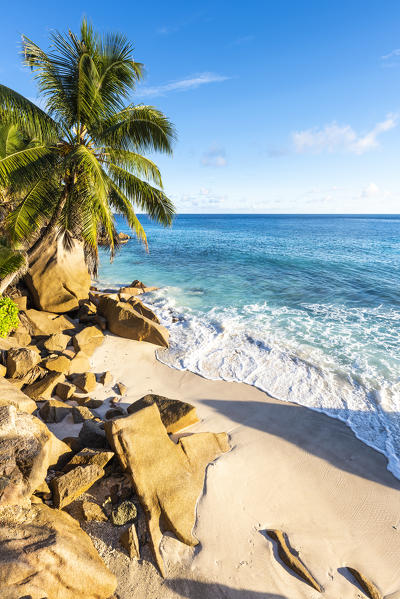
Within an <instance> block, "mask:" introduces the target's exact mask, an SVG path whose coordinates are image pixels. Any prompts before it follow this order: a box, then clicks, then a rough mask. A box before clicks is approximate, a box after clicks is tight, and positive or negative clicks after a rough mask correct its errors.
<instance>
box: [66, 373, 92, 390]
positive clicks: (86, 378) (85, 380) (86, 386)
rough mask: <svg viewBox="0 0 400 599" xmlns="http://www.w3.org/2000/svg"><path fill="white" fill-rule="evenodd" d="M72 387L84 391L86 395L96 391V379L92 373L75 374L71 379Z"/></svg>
mask: <svg viewBox="0 0 400 599" xmlns="http://www.w3.org/2000/svg"><path fill="white" fill-rule="evenodd" d="M72 382H73V383H74V385H76V386H77V387H79V389H82V391H85V392H86V393H90V391H94V390H95V389H96V384H97V383H96V377H95V374H94V373H93V372H85V373H82V374H77V375H76V376H74V378H73V379H72Z"/></svg>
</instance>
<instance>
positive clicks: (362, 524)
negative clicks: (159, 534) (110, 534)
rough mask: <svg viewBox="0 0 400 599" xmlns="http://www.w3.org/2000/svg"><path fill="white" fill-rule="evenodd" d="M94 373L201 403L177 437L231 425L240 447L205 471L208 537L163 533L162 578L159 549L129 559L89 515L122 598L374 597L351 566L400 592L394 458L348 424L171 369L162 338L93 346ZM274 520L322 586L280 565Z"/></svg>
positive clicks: (202, 525)
mask: <svg viewBox="0 0 400 599" xmlns="http://www.w3.org/2000/svg"><path fill="white" fill-rule="evenodd" d="M92 370H93V371H94V372H99V373H100V372H102V371H104V370H109V371H111V372H112V373H113V375H114V376H115V381H122V382H123V383H124V384H125V385H126V386H127V387H128V391H127V394H126V396H124V397H123V398H122V399H121V401H122V402H124V404H126V405H128V404H130V403H132V402H133V401H135V400H136V399H139V398H140V397H142V396H143V395H145V394H146V393H150V392H152V393H156V394H160V395H164V396H167V397H170V398H175V399H180V400H185V401H188V402H190V403H192V404H194V405H195V406H196V408H197V412H198V415H199V417H200V422H199V423H197V424H195V425H194V426H192V427H190V428H188V429H186V430H185V431H183V432H182V433H180V434H181V435H182V434H191V433H193V432H200V431H211V432H221V431H226V432H227V433H228V434H229V438H230V444H231V447H232V449H231V451H230V452H229V453H227V454H224V455H222V456H221V457H219V458H218V459H217V460H216V461H215V462H214V463H212V464H211V465H209V466H208V468H207V470H206V477H205V483H204V489H203V494H202V496H201V497H200V499H199V501H198V505H197V518H196V525H195V529H194V534H195V536H196V537H197V539H198V540H199V544H198V545H197V546H196V547H195V548H189V547H187V546H185V545H183V544H182V543H180V542H179V541H177V540H176V539H175V538H173V536H172V535H170V534H168V533H167V534H166V535H164V538H163V541H162V551H163V556H164V561H165V564H166V569H167V577H166V578H165V579H163V578H162V577H161V576H160V575H159V574H158V572H157V570H156V569H155V567H154V565H152V563H150V562H151V559H152V558H151V554H150V552H148V555H147V554H145V555H142V558H143V557H144V559H141V560H138V561H137V560H132V561H131V560H129V559H128V557H127V555H126V554H125V553H124V552H123V551H122V550H121V549H120V548H118V547H119V546H118V542H117V540H118V537H116V539H115V542H114V543H113V542H111V545H110V539H109V538H108V539H107V543H106V542H104V543H102V541H101V537H102V532H101V531H102V528H101V525H98V526H97V528H96V527H94V526H92V527H90V526H89V524H88V526H87V530H88V531H89V532H90V534H91V536H92V538H94V541H95V544H96V546H97V548H98V549H99V551H100V553H101V554H102V556H103V557H104V559H105V561H106V563H107V564H108V565H109V566H110V568H111V569H112V570H113V571H114V572H115V573H116V574H117V577H118V580H119V586H118V589H117V593H118V596H119V597H120V599H139V598H140V599H150V598H151V599H172V598H177V597H188V598H190V599H200V598H208V597H210V598H214V597H215V598H225V599H303V598H309V599H314V598H316V597H319V596H323V597H326V599H356V598H362V597H365V596H367V595H365V594H364V592H363V591H362V589H361V587H360V586H359V585H358V584H357V582H356V581H355V579H354V578H353V577H352V576H351V575H350V574H349V572H348V571H347V569H346V568H345V567H346V566H351V567H353V568H355V569H357V570H358V571H359V572H361V573H362V574H363V575H364V576H365V577H366V578H368V579H369V580H371V581H372V582H374V584H375V585H376V587H377V588H378V589H379V590H380V592H381V594H382V596H383V597H385V598H386V599H389V598H390V599H399V598H400V481H399V480H397V479H396V478H394V477H393V476H392V475H391V474H390V472H388V471H387V469H386V458H385V457H384V456H383V455H381V454H379V453H377V452H376V451H374V450H373V449H371V448H369V447H367V446H366V445H365V444H363V443H361V442H360V441H359V440H358V439H356V437H355V436H354V434H353V433H352V431H351V430H350V429H349V428H348V427H346V426H345V425H344V424H342V423H341V422H340V421H338V420H336V419H333V418H329V417H328V416H325V415H323V414H320V413H317V412H315V411H311V410H309V409H307V408H304V407H301V406H298V405H294V404H290V403H285V402H281V401H277V400H274V399H272V398H270V397H268V396H267V395H266V394H265V393H263V392H261V391H259V390H257V389H256V388H254V387H251V386H248V385H245V384H242V383H228V382H223V381H210V380H206V379H204V378H202V377H200V376H198V375H195V374H192V373H190V372H184V371H178V370H174V369H171V368H169V367H168V366H165V365H164V364H162V363H160V362H159V361H157V359H156V357H155V347H154V346H153V345H151V344H148V343H139V342H137V341H129V340H126V339H121V338H118V337H114V336H112V335H108V336H107V337H106V339H105V342H104V344H103V346H102V347H100V348H99V349H98V350H96V352H95V354H94V357H93V358H92ZM99 387H100V386H99ZM96 393H97V395H98V396H99V397H100V396H101V397H104V395H107V397H111V396H112V395H114V393H113V392H112V391H111V390H110V389H104V388H102V389H98V390H97V391H96ZM96 393H94V394H93V396H94V397H96ZM107 403H108V402H105V406H106V405H107ZM103 409H106V408H105V407H104V408H103ZM68 418H69V417H68ZM59 427H60V431H59V432H60V433H62V436H63V437H65V436H66V435H67V434H70V433H69V430H68V428H67V421H66V420H64V421H63V422H62V423H60V424H58V425H51V428H52V430H54V431H56V432H58V431H57V429H58V428H59ZM75 427H79V425H72V426H71V432H72V429H73V428H75ZM61 429H62V431H61ZM268 529H277V530H281V531H283V532H284V533H286V534H287V536H288V540H289V543H290V546H291V548H292V550H293V551H294V552H298V556H299V558H300V560H301V561H302V562H303V564H304V565H305V566H306V567H307V569H308V570H309V572H310V573H311V574H312V576H313V577H314V578H315V579H316V580H317V581H318V583H319V584H320V586H321V587H322V589H323V592H322V595H321V594H320V593H319V592H318V591H316V590H314V589H313V588H311V586H309V585H308V584H306V583H305V582H304V581H303V580H301V579H300V578H299V577H298V576H297V575H296V574H294V573H293V572H292V571H291V570H289V568H287V567H286V566H285V565H284V564H283V563H282V561H281V560H280V559H279V557H278V555H277V547H276V545H275V543H274V542H272V541H271V540H270V539H269V538H268V536H267V535H266V533H265V531H266V530H268Z"/></svg>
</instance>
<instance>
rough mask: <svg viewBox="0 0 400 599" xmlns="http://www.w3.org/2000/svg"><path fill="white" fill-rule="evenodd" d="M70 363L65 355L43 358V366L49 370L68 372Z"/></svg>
mask: <svg viewBox="0 0 400 599" xmlns="http://www.w3.org/2000/svg"><path fill="white" fill-rule="evenodd" d="M70 365H71V360H70V359H69V358H67V356H63V355H60V356H54V357H50V358H47V359H46V360H43V366H44V367H45V368H47V370H51V372H61V373H63V374H68V373H69V369H70Z"/></svg>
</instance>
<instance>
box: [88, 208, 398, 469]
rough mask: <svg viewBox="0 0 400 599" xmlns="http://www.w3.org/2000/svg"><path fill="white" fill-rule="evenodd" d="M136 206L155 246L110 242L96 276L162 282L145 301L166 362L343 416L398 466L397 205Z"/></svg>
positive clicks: (104, 282)
mask: <svg viewBox="0 0 400 599" xmlns="http://www.w3.org/2000/svg"><path fill="white" fill-rule="evenodd" d="M140 219H141V222H142V223H143V225H144V228H145V230H146V232H147V236H148V242H149V250H150V251H149V253H146V252H145V250H144V248H143V246H141V245H140V244H139V243H138V242H137V241H136V240H135V239H131V240H130V241H129V242H128V243H127V244H125V245H123V246H122V247H121V250H120V251H119V252H118V254H117V256H116V257H115V260H114V262H113V264H110V263H109V259H108V257H107V254H106V252H105V251H104V250H101V263H100V270H99V276H98V281H99V284H100V285H101V286H102V287H119V286H123V285H126V284H129V283H130V282H131V281H132V280H134V279H140V280H142V281H144V282H145V283H146V284H148V285H156V286H158V287H159V289H158V290H157V291H155V292H153V293H150V294H146V295H145V296H143V301H144V302H145V303H146V304H147V305H149V306H150V307H152V308H153V309H154V310H155V311H156V312H157V315H158V316H159V317H160V320H161V322H162V323H163V324H165V325H167V326H168V328H169V331H170V348H169V349H168V350H162V351H158V352H157V355H158V359H159V360H160V361H162V362H164V363H165V364H168V365H170V366H172V367H174V368H178V369H187V370H190V371H192V372H195V373H198V374H201V375H202V376H204V377H207V378H210V379H223V380H228V381H238V382H245V383H248V384H250V385H254V386H256V387H258V388H260V389H262V390H264V391H266V392H267V393H269V394H270V395H272V396H273V397H275V398H278V399H281V400H284V401H291V402H295V403H298V404H301V405H304V406H307V407H309V408H312V409H314V410H318V411H321V412H324V413H325V414H327V415H329V416H331V417H334V418H337V419H339V420H342V421H343V422H345V423H346V424H347V425H348V426H349V427H350V428H351V429H352V430H353V431H354V433H355V434H356V436H357V437H358V438H359V439H360V440H362V441H363V442H365V443H366V444H368V445H369V446H371V447H373V448H375V449H376V450H378V451H379V452H381V453H383V454H384V455H385V456H386V457H387V459H388V468H389V470H390V471H391V472H392V473H393V474H394V475H395V476H396V477H397V478H400V418H399V413H400V263H399V257H400V215H395V214H380V215H375V214H370V215H367V214H332V215H327V214H268V215H265V214H237V213H235V214H179V215H177V217H176V219H175V221H174V224H173V227H172V228H171V229H163V228H162V227H160V226H159V225H156V224H154V223H152V222H151V221H150V220H149V219H148V218H147V217H144V216H141V217H140ZM117 227H118V230H120V231H123V232H126V233H128V232H129V231H128V228H127V227H126V225H125V224H124V223H123V221H122V219H120V218H119V217H117Z"/></svg>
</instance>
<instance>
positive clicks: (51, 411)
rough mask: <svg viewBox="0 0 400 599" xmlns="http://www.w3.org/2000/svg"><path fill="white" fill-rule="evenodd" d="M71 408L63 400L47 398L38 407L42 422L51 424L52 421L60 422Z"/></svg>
mask: <svg viewBox="0 0 400 599" xmlns="http://www.w3.org/2000/svg"><path fill="white" fill-rule="evenodd" d="M71 409H72V408H71V406H69V405H68V404H66V403H64V402H63V401H58V399H48V400H47V401H45V402H44V404H43V405H42V407H41V408H40V410H39V416H40V418H41V419H42V420H43V421H44V422H47V423H48V424H53V423H54V422H61V420H63V419H64V418H65V417H66V416H67V415H68V414H70V413H71Z"/></svg>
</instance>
